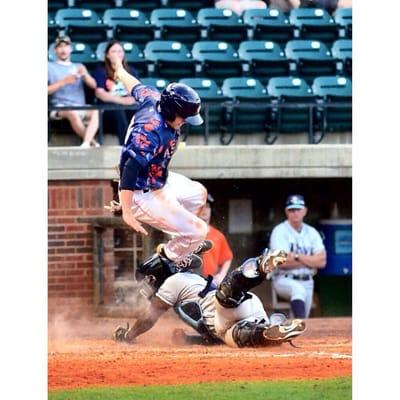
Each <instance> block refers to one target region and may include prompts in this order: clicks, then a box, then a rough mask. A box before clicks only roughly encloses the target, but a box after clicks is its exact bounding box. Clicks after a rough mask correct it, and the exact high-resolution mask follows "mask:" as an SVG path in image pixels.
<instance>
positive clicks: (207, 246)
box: [193, 239, 214, 255]
mask: <svg viewBox="0 0 400 400" xmlns="http://www.w3.org/2000/svg"><path fill="white" fill-rule="evenodd" d="M213 246H214V243H213V242H212V241H211V240H207V239H205V240H203V241H202V242H201V243H200V245H199V247H198V248H197V249H196V250H195V251H194V252H193V254H197V255H201V254H203V253H205V252H206V251H208V250H211V249H212V248H213Z"/></svg>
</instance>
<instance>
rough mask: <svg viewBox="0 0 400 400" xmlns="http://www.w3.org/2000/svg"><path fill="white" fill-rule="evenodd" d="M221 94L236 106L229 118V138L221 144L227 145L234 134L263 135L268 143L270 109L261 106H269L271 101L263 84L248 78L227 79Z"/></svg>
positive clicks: (270, 121)
mask: <svg viewBox="0 0 400 400" xmlns="http://www.w3.org/2000/svg"><path fill="white" fill-rule="evenodd" d="M222 93H223V94H224V95H225V96H226V97H229V98H231V99H232V100H234V102H235V103H236V106H235V107H234V108H233V112H232V117H231V121H232V124H231V136H230V138H229V139H228V140H223V139H222V140H221V142H223V144H229V143H230V142H231V140H232V139H233V136H234V135H235V133H265V134H266V142H268V140H267V138H268V137H269V134H270V132H271V123H272V120H271V109H270V108H268V107H263V105H269V103H270V100H271V99H270V97H269V96H268V94H267V91H266V89H265V88H264V86H263V84H262V83H261V82H260V81H259V80H258V79H254V78H250V77H241V78H227V79H225V80H224V83H223V85H222ZM222 138H223V137H222ZM224 142H225V143H224Z"/></svg>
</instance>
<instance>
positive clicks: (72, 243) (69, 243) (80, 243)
mask: <svg viewBox="0 0 400 400" xmlns="http://www.w3.org/2000/svg"><path fill="white" fill-rule="evenodd" d="M65 245H66V246H80V247H83V246H85V240H83V239H80V240H68V241H67V242H66V243H65Z"/></svg>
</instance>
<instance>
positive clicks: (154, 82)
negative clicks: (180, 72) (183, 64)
mask: <svg viewBox="0 0 400 400" xmlns="http://www.w3.org/2000/svg"><path fill="white" fill-rule="evenodd" d="M140 81H141V82H142V83H143V84H144V85H147V86H154V87H155V88H157V89H158V90H159V91H160V92H162V91H163V90H164V89H165V88H166V87H167V85H168V84H169V81H168V80H167V79H164V78H143V79H140Z"/></svg>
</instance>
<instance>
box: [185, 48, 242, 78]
mask: <svg viewBox="0 0 400 400" xmlns="http://www.w3.org/2000/svg"><path fill="white" fill-rule="evenodd" d="M192 54H193V58H194V59H195V60H196V62H197V63H198V65H197V66H196V68H197V72H198V73H199V75H200V76H206V77H210V78H212V79H215V81H216V82H217V84H218V85H221V84H222V82H223V80H224V79H225V78H226V77H227V76H240V75H242V72H243V71H242V64H241V61H240V59H239V57H238V54H237V52H236V51H235V49H234V48H233V46H232V45H231V44H229V43H226V42H219V41H204V42H196V43H195V44H194V45H193V49H192Z"/></svg>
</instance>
